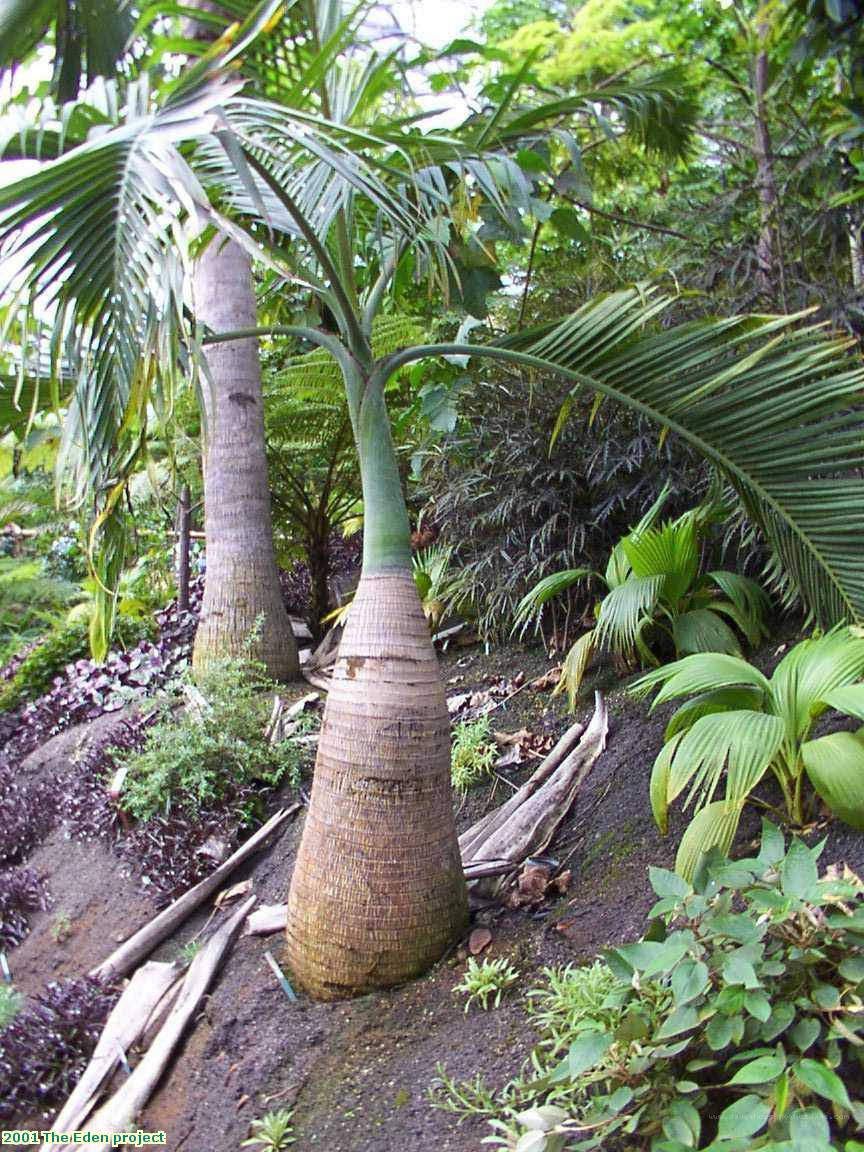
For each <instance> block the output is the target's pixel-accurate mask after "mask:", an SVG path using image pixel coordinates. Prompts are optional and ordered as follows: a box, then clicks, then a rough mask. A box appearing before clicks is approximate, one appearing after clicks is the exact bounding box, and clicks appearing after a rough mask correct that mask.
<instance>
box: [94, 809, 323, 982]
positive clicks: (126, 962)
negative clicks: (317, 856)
mask: <svg viewBox="0 0 864 1152" xmlns="http://www.w3.org/2000/svg"><path fill="white" fill-rule="evenodd" d="M300 807H301V805H300V804H292V805H291V807H290V808H283V809H280V811H278V812H277V813H276V814H275V815H274V816H271V817H270V819H269V820H268V821H267V823H266V824H264V825H263V826H262V827H261V828H259V829H258V831H257V832H256V833H255V835H254V836H251V837H250V838H249V839H248V840H247V841H246V843H245V844H242V845H241V846H240V847H239V848H238V849H237V851H236V852H235V853H234V855H233V856H229V858H228V859H227V860H226V861H225V863H224V864H220V866H219V867H218V868H217V869H216V871H215V872H213V873H211V875H210V876H208V877H206V879H204V880H202V881H201V883H200V884H196V885H195V887H194V888H190V889H189V891H188V892H184V893H183V895H182V896H181V897H180V899H179V900H175V901H174V903H173V904H171V905H170V906H169V907H168V908H166V909H165V910H164V911H163V912H160V913H159V915H158V916H157V917H156V918H155V919H154V920H151V921H150V923H149V924H145V925H144V927H143V928H141V929H139V931H138V932H136V933H135V935H134V936H131V937H130V938H129V939H128V940H127V941H126V942H125V943H124V944H121V945H120V947H119V948H118V949H117V950H116V951H115V952H112V953H111V955H110V956H109V957H108V959H107V960H103V961H102V963H101V964H99V965H98V966H97V967H96V968H94V969H93V970H92V971H91V973H90V975H91V976H95V977H96V978H97V979H99V980H115V979H117V977H118V976H125V975H126V974H127V973H128V972H131V971H132V969H133V968H134V967H135V965H136V964H137V963H138V962H139V961H140V960H143V959H144V958H145V957H146V956H149V955H150V953H151V952H152V951H153V949H154V948H155V947H156V946H157V944H161V943H162V941H163V940H166V939H167V938H168V937H169V936H170V935H171V933H172V932H173V931H174V929H175V928H177V927H178V925H180V924H182V923H183V921H184V920H185V919H186V918H187V917H188V916H189V915H190V913H192V912H193V911H194V910H195V909H196V908H197V907H198V906H199V904H203V902H204V901H205V900H206V899H207V897H208V896H209V895H210V894H211V893H212V892H215V891H216V889H217V888H218V887H219V886H220V885H221V884H222V882H223V881H224V880H225V879H226V878H227V877H228V876H229V875H230V874H231V873H232V872H233V871H234V870H235V868H237V867H239V865H240V864H242V863H243V861H244V860H246V859H248V858H249V857H250V856H251V855H252V854H253V853H254V852H257V851H258V849H259V848H262V847H263V846H264V843H265V842H266V841H267V839H268V838H269V837H270V836H271V835H272V834H273V833H274V832H276V831H277V830H278V829H280V828H281V827H282V825H283V824H284V823H285V821H286V820H288V819H289V818H290V817H291V816H293V815H294V814H295V812H298V811H299V810H300Z"/></svg>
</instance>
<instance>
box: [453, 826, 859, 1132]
mask: <svg viewBox="0 0 864 1152" xmlns="http://www.w3.org/2000/svg"><path fill="white" fill-rule="evenodd" d="M820 852H821V846H819V847H816V848H808V847H807V846H806V845H805V844H803V843H802V842H801V841H798V840H796V841H793V843H792V845H791V847H790V848H789V850H788V852H787V851H786V849H785V845H784V842H783V837H782V835H781V833H780V832H779V831H778V830H777V829H776V828H775V827H774V826H773V825H772V824H769V823H768V822H767V821H766V822H765V823H764V825H763V839H762V847H761V849H760V852H759V855H758V856H757V857H755V858H752V859H746V860H739V861H728V860H726V859H725V858H724V857H722V856H721V855H720V854H719V853H718V852H716V851H715V852H713V853H712V854H711V855H710V856H708V857H706V859H705V860H704V861H703V864H702V866H701V868H700V869H699V871H698V873H697V875H696V877H695V879H694V882H693V884H692V885H691V884H690V883H688V882H687V881H686V880H684V879H683V878H682V877H681V876H679V875H677V874H676V873H674V872H668V871H666V870H665V869H661V868H652V869H651V883H652V885H653V887H654V890H655V892H656V893H657V895H658V897H659V899H658V901H657V903H655V905H654V907H653V908H652V909H651V912H650V914H649V915H650V916H651V918H652V927H651V931H650V932H649V933H648V935H647V936H646V937H645V938H643V939H642V940H640V941H639V942H638V943H633V944H626V945H623V946H622V947H618V948H611V949H609V950H607V951H606V953H605V954H604V958H603V962H602V963H601V964H595V965H594V966H593V967H592V968H586V969H582V970H581V973H580V971H579V970H577V969H565V970H564V971H563V972H561V973H558V974H549V973H547V984H548V986H547V988H545V989H542V990H538V991H535V992H534V993H533V994H531V995H530V997H529V1002H530V1003H531V1005H532V1008H531V1010H530V1011H531V1015H532V1018H533V1022H534V1023H535V1024H536V1025H537V1026H538V1027H539V1028H540V1030H541V1040H540V1043H539V1044H538V1045H537V1046H536V1047H535V1049H534V1051H533V1053H532V1055H531V1058H530V1061H529V1062H528V1064H527V1065H526V1067H525V1069H523V1073H522V1075H521V1076H520V1077H518V1078H517V1079H515V1080H513V1081H511V1082H510V1083H509V1084H507V1085H506V1086H505V1087H504V1088H503V1089H502V1090H501V1091H500V1092H498V1093H493V1092H491V1091H490V1089H489V1088H487V1087H486V1086H485V1085H484V1084H483V1083H482V1082H479V1081H474V1082H472V1083H470V1084H467V1085H454V1084H453V1082H452V1081H451V1080H449V1079H448V1078H447V1076H446V1073H445V1074H444V1075H442V1076H441V1079H440V1081H439V1085H438V1089H437V1092H436V1095H435V1096H434V1097H433V1099H434V1102H435V1103H436V1104H437V1106H439V1107H443V1108H447V1109H448V1110H450V1111H453V1112H458V1113H461V1114H467V1113H473V1114H482V1115H486V1116H487V1117H488V1118H489V1121H490V1125H491V1127H492V1128H493V1129H494V1132H495V1136H494V1137H491V1138H490V1141H491V1142H492V1143H497V1144H498V1145H499V1146H504V1147H506V1148H509V1149H517V1148H518V1149H519V1152H522V1150H523V1149H525V1150H528V1149H530V1152H562V1150H563V1149H574V1150H575V1149H579V1150H585V1152H587V1150H588V1149H593V1148H600V1147H605V1146H614V1147H622V1148H624V1147H626V1148H644V1149H648V1148H650V1149H651V1152H686V1150H687V1149H704V1150H706V1152H708V1150H709V1149H710V1152H750V1150H751V1149H752V1150H754V1152H755V1150H756V1149H761V1150H765V1152H769V1150H770V1152H830V1150H832V1149H834V1150H838V1152H839V1150H840V1149H845V1152H859V1149H860V1145H859V1144H857V1143H856V1142H855V1140H854V1139H851V1137H852V1136H853V1135H854V1133H855V1132H856V1131H857V1130H858V1128H859V1127H860V1126H861V1125H862V1123H864V1088H862V1085H864V1057H862V1052H864V884H862V882H861V881H860V880H859V879H858V877H856V876H854V875H853V874H851V873H849V872H848V871H847V872H845V873H844V874H843V875H842V876H841V875H840V874H839V871H838V870H837V869H834V870H832V871H830V872H829V873H828V874H827V875H826V876H825V877H823V878H822V879H820V878H819V874H818V869H817V860H818V857H819V854H820ZM607 1142H611V1143H609V1144H607Z"/></svg>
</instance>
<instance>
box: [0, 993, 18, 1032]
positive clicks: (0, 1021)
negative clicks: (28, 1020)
mask: <svg viewBox="0 0 864 1152" xmlns="http://www.w3.org/2000/svg"><path fill="white" fill-rule="evenodd" d="M23 1007H24V997H23V996H22V995H21V993H20V992H19V991H18V990H17V989H16V988H14V987H13V986H12V985H11V984H0V1030H2V1029H3V1028H5V1027H6V1025H7V1024H9V1023H11V1021H12V1020H14V1019H15V1017H16V1016H17V1015H18V1013H19V1012H20V1011H21V1009H22V1008H23Z"/></svg>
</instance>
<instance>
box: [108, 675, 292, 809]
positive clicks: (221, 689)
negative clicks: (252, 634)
mask: <svg viewBox="0 0 864 1152" xmlns="http://www.w3.org/2000/svg"><path fill="white" fill-rule="evenodd" d="M272 689H273V685H272V684H271V683H270V682H269V681H268V680H267V677H266V676H265V674H264V672H263V669H262V668H261V667H260V666H258V665H256V664H254V663H252V662H250V661H248V660H225V661H221V662H219V663H217V664H214V666H213V668H212V670H211V671H208V673H207V675H206V677H205V678H204V679H203V680H199V681H198V689H197V691H195V690H193V692H194V695H193V699H192V705H191V707H189V708H187V709H186V710H184V711H182V712H180V713H177V711H176V708H177V704H178V701H177V700H176V699H174V700H172V701H171V702H170V703H167V704H166V705H164V707H165V715H164V716H163V717H162V718H161V719H160V720H159V721H158V722H157V723H156V724H154V726H153V727H152V728H151V729H150V730H149V732H148V736H147V741H146V744H145V745H144V747H143V748H142V749H141V751H140V752H136V753H134V754H133V755H132V756H131V757H130V758H129V759H128V760H127V761H126V768H127V771H126V778H125V781H124V786H123V792H122V796H121V803H122V805H123V807H124V808H125V809H126V810H127V811H128V812H129V813H131V815H133V816H134V817H135V818H136V819H138V820H146V819H147V818H148V817H150V816H154V815H156V814H158V813H168V812H170V811H171V810H172V808H175V807H180V808H185V809H187V810H191V811H193V812H194V811H195V810H196V809H198V808H199V807H201V806H204V805H207V806H212V805H213V804H216V803H219V802H220V801H231V802H234V801H236V800H237V798H238V797H240V804H241V815H242V817H243V819H244V821H249V820H252V819H253V818H255V817H256V816H257V815H259V813H258V812H257V810H256V808H257V797H256V795H255V793H254V791H253V793H252V794H251V795H250V794H249V791H248V790H249V789H250V788H252V787H253V786H256V785H263V786H265V787H267V788H275V787H276V786H277V785H279V784H280V783H281V782H282V781H283V780H284V779H286V778H287V779H288V780H290V781H291V783H292V784H293V785H294V786H297V785H298V784H299V779H300V772H301V770H302V766H303V752H302V745H298V744H297V743H296V742H295V741H292V740H283V741H278V742H276V743H275V744H271V743H270V741H269V740H268V738H267V735H266V732H265V729H266V725H267V719H268V715H269V712H270V706H271V702H272V698H271V696H270V695H269V693H270V692H271V691H272ZM198 692H200V695H198ZM309 723H310V721H304V726H305V725H307V724H309ZM298 734H302V733H301V732H300V729H297V730H295V732H294V735H295V736H296V735H298Z"/></svg>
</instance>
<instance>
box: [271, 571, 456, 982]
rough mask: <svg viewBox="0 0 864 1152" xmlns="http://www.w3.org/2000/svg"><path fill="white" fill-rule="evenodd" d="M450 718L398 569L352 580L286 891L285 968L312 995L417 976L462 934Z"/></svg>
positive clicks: (422, 622) (421, 620) (405, 574)
mask: <svg viewBox="0 0 864 1152" xmlns="http://www.w3.org/2000/svg"><path fill="white" fill-rule="evenodd" d="M467 922H468V905H467V895H466V890H465V880H464V877H463V873H462V865H461V861H460V857H459V847H458V843H457V840H456V829H455V821H454V817H453V800H452V793H451V787H450V722H449V718H448V715H447V704H446V699H445V695H444V689H443V685H442V681H441V676H440V672H439V669H438V662H437V658H436V655H435V651H434V648H433V646H432V642H431V640H430V637H429V628H428V625H427V623H426V619H425V617H424V616H423V612H422V609H421V607H420V601H419V598H418V596H417V591H416V588H415V585H414V580H413V578H412V576H411V573H410V570H406V569H405V568H403V567H395V568H392V569H387V568H384V569H377V570H376V569H374V568H373V570H372V571H371V572H366V573H364V575H363V576H362V578H361V580H360V584H359V586H358V588H357V593H356V596H355V598H354V602H353V604H352V606H351V611H350V613H349V616H348V621H347V623H346V626H345V633H344V636H343V638H342V642H341V644H340V648H339V658H338V660H337V663H336V667H335V671H334V675H333V682H332V687H331V689H330V693H329V695H328V698H327V706H326V710H325V713H324V722H323V726H322V730H321V735H320V739H319V743H318V757H317V761H316V765H315V778H314V783H313V787H312V798H311V802H310V805H309V811H308V814H307V817H306V825H305V828H304V832H303V839H302V842H301V845H300V851H299V854H298V857H297V862H296V865H295V868H294V876H293V880H292V885H291V891H290V894H289V897H288V928H287V938H288V955H289V960H290V963H291V967H292V969H293V972H294V976H295V977H296V979H297V981H298V982H299V983H300V984H302V985H303V986H304V987H305V988H306V989H307V990H308V991H309V992H311V993H312V994H313V995H315V996H317V997H320V998H323V999H337V998H340V997H347V996H355V995H359V994H362V993H364V992H368V991H370V990H372V989H374V988H380V987H385V986H387V985H391V984H397V983H400V982H402V981H405V980H408V979H410V978H412V977H414V976H417V975H419V974H420V973H421V972H423V971H424V970H425V969H426V968H428V967H429V965H430V964H432V963H433V962H434V961H435V960H437V959H438V958H439V957H440V956H441V955H442V953H443V952H444V951H445V950H446V949H447V947H448V946H449V945H450V944H451V943H452V942H453V941H454V939H456V938H458V936H459V935H460V934H461V933H462V932H463V931H464V930H465V928H466V926H467Z"/></svg>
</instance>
